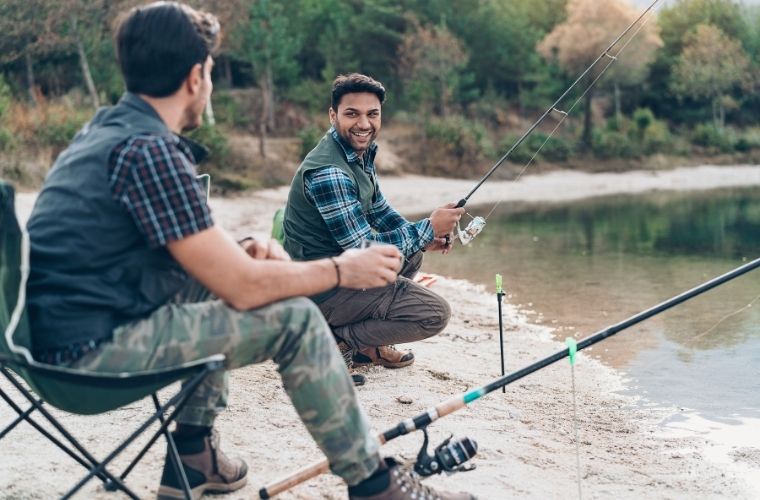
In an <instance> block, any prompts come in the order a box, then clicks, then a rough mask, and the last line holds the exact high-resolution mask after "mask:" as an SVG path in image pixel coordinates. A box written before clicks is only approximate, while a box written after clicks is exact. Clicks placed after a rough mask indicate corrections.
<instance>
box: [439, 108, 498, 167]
mask: <svg viewBox="0 0 760 500" xmlns="http://www.w3.org/2000/svg"><path fill="white" fill-rule="evenodd" d="M425 134H426V137H427V141H428V142H429V143H430V144H429V145H430V146H431V147H438V148H442V149H444V150H445V151H448V152H449V153H452V154H454V155H455V156H456V157H457V160H459V162H460V163H462V162H464V161H474V160H477V159H479V158H481V157H482V156H483V155H486V156H493V146H492V145H491V142H490V139H489V138H488V134H487V133H486V129H485V127H484V126H483V125H482V124H480V123H477V122H473V121H470V120H468V119H466V118H465V117H463V116H460V115H449V116H446V117H444V118H433V119H431V120H430V121H429V122H428V123H427V125H426V126H425Z"/></svg>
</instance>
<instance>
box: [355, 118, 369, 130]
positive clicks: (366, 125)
mask: <svg viewBox="0 0 760 500" xmlns="http://www.w3.org/2000/svg"><path fill="white" fill-rule="evenodd" d="M358 125H359V126H360V127H362V128H369V127H370V125H369V118H368V117H367V115H360V116H359V123H358Z"/></svg>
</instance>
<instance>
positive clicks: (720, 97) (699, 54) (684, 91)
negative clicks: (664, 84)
mask: <svg viewBox="0 0 760 500" xmlns="http://www.w3.org/2000/svg"><path fill="white" fill-rule="evenodd" d="M749 78H750V76H749V59H748V58H747V55H746V53H745V52H744V50H743V49H742V47H741V45H740V44H739V43H738V42H737V41H735V40H732V39H731V38H729V37H727V36H726V35H725V34H724V33H723V32H721V31H720V29H718V28H716V27H715V26H711V25H709V24H700V25H699V26H697V28H696V30H695V31H694V32H693V33H690V34H688V35H687V36H686V37H685V39H684V48H683V52H682V53H681V56H680V58H679V60H678V63H677V64H676V66H675V68H674V71H673V80H672V88H673V91H674V92H675V93H676V94H678V95H681V96H688V97H692V98H695V99H700V98H707V99H710V101H711V102H712V104H713V110H714V112H713V119H714V121H715V124H716V126H719V127H722V126H723V124H724V121H725V118H724V109H725V107H726V103H727V100H726V97H727V96H726V94H727V93H728V92H730V91H731V90H732V89H733V88H735V87H737V86H739V85H741V84H746V83H747V82H748V81H749ZM729 102H730V101H729ZM716 110H717V111H719V113H716V112H715V111H716Z"/></svg>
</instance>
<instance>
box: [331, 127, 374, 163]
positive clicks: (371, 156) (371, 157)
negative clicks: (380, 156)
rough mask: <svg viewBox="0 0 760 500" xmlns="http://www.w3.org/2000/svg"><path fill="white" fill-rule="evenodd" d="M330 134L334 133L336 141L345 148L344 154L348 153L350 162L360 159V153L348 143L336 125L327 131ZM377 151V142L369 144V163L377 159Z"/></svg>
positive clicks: (347, 157) (347, 156)
mask: <svg viewBox="0 0 760 500" xmlns="http://www.w3.org/2000/svg"><path fill="white" fill-rule="evenodd" d="M327 133H328V134H330V135H332V138H333V139H334V140H335V142H337V143H338V145H339V146H340V148H341V149H342V150H343V154H345V155H346V160H347V161H349V162H354V161H357V160H359V154H358V153H357V152H356V151H354V148H352V147H351V145H350V144H347V143H346V141H345V140H344V139H343V137H341V136H340V134H339V133H338V131H337V130H335V127H334V126H332V127H330V130H328V132H327ZM376 152H377V144H375V143H374V142H373V143H372V144H371V145H370V146H369V155H368V156H367V165H368V166H369V165H372V164H373V163H374V160H375V153H376Z"/></svg>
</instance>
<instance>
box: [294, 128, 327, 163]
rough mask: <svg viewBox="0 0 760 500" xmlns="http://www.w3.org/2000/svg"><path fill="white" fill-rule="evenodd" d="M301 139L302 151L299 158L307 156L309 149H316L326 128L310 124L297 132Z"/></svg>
mask: <svg viewBox="0 0 760 500" xmlns="http://www.w3.org/2000/svg"><path fill="white" fill-rule="evenodd" d="M296 135H297V136H298V138H299V139H300V140H301V152H300V156H299V158H305V157H306V155H307V154H309V151H311V150H312V149H314V147H315V146H316V145H317V143H318V142H319V140H320V139H321V138H322V136H323V135H324V130H322V129H321V128H319V127H317V126H315V125H309V126H308V127H304V128H302V129H301V130H299V131H298V133H297V134H296Z"/></svg>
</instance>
